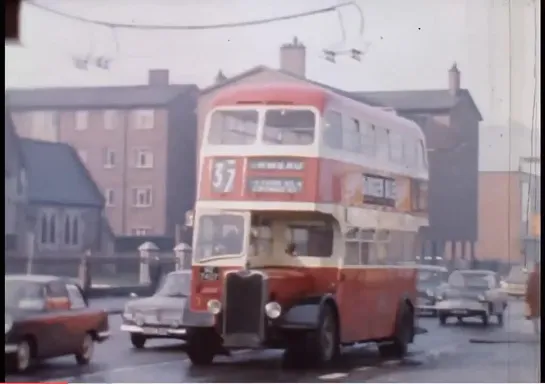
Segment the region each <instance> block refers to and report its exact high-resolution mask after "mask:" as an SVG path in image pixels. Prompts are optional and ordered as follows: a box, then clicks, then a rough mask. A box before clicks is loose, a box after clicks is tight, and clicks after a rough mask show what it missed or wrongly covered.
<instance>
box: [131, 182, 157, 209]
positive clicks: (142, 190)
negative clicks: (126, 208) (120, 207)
mask: <svg viewBox="0 0 545 384" xmlns="http://www.w3.org/2000/svg"><path fill="white" fill-rule="evenodd" d="M148 191H149V201H148V202H147V203H140V202H139V200H140V199H139V194H146V193H147V192H148ZM131 198H132V205H133V207H137V208H148V207H151V206H152V205H153V187H152V186H151V185H148V186H140V187H133V188H132V196H131Z"/></svg>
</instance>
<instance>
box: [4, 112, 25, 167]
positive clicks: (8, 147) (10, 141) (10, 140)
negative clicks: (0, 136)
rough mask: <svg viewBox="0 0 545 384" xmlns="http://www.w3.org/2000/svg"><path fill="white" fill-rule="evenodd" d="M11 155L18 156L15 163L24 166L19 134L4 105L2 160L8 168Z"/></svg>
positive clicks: (10, 163)
mask: <svg viewBox="0 0 545 384" xmlns="http://www.w3.org/2000/svg"><path fill="white" fill-rule="evenodd" d="M13 156H17V157H18V159H17V160H18V161H17V163H18V164H19V166H21V167H24V159H23V152H22V150H21V143H20V142H19V136H18V135H17V130H16V129H15V124H14V123H13V119H12V117H11V112H10V110H9V108H8V107H7V106H4V160H5V162H6V166H8V165H9V168H10V169H12V168H11V166H12V164H13V163H12V162H11V161H12V159H13Z"/></svg>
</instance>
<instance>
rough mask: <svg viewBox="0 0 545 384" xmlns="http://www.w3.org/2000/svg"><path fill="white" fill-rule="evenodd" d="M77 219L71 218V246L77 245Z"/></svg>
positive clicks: (75, 217)
mask: <svg viewBox="0 0 545 384" xmlns="http://www.w3.org/2000/svg"><path fill="white" fill-rule="evenodd" d="M78 221H79V220H78V217H77V216H74V217H72V245H78V244H79V223H78Z"/></svg>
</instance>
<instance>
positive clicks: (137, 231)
mask: <svg viewBox="0 0 545 384" xmlns="http://www.w3.org/2000/svg"><path fill="white" fill-rule="evenodd" d="M150 234H151V227H146V226H139V227H134V228H132V229H131V236H149V235H150Z"/></svg>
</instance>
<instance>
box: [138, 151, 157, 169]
mask: <svg viewBox="0 0 545 384" xmlns="http://www.w3.org/2000/svg"><path fill="white" fill-rule="evenodd" d="M141 156H144V158H146V159H147V164H144V163H140V159H141ZM153 160H154V156H153V151H152V150H151V149H150V148H135V149H134V166H135V168H141V169H151V168H153Z"/></svg>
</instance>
